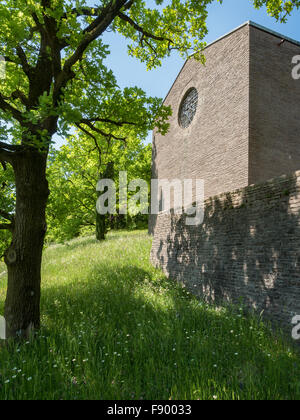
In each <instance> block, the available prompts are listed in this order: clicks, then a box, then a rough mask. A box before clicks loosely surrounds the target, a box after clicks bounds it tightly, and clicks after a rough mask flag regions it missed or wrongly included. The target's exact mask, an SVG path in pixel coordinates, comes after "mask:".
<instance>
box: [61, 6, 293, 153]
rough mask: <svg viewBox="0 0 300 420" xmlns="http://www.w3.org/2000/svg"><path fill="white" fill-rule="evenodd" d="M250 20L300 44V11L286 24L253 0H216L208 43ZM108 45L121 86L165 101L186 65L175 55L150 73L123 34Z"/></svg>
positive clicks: (211, 10)
mask: <svg viewBox="0 0 300 420" xmlns="http://www.w3.org/2000/svg"><path fill="white" fill-rule="evenodd" d="M148 1H150V0H148ZM248 20H252V21H254V22H255V23H258V24H260V25H263V26H266V27H267V28H269V29H272V30H274V31H276V32H279V33H281V34H282V35H285V36H288V37H290V38H293V39H296V40H299V41H300V10H299V11H295V12H293V15H292V16H291V17H290V18H289V20H288V22H287V23H286V24H282V23H278V22H276V20H275V19H274V18H271V17H269V16H268V15H267V12H266V10H265V9H260V10H259V11H258V10H256V9H254V7H253V4H252V1H251V0H223V3H222V4H220V3H219V2H218V1H217V0H215V1H214V2H213V3H212V4H211V5H210V6H209V9H208V20H207V26H208V30H209V33H208V35H207V37H206V38H205V41H206V42H207V43H210V42H212V41H214V40H216V39H217V38H219V37H221V36H223V35H225V34H226V33H228V32H230V31H232V30H233V29H234V28H236V27H238V26H240V25H241V24H243V23H244V22H246V21H248ZM104 42H105V43H107V44H109V45H110V50H111V54H110V56H109V57H108V59H107V61H106V64H107V66H108V67H109V68H111V69H112V70H113V72H114V74H115V76H116V78H117V80H118V83H119V86H120V87H122V88H123V87H125V86H139V87H140V88H142V89H143V90H144V91H145V92H146V93H147V94H148V95H150V96H158V97H162V98H164V97H165V96H166V94H167V93H168V91H169V89H170V87H171V85H172V83H173V82H174V80H175V78H176V76H177V74H178V73H179V71H180V69H181V68H182V66H183V64H184V61H183V60H182V58H181V57H179V55H178V54H176V52H174V53H173V55H172V56H171V57H170V58H168V59H165V60H164V62H163V65H162V66H161V67H160V68H158V69H155V70H151V71H146V67H145V65H144V64H141V63H140V62H139V61H138V60H136V59H135V58H132V57H129V56H128V54H127V47H126V45H127V44H126V40H125V39H124V38H122V37H121V36H120V35H116V34H113V33H106V34H105V35H104ZM61 144H62V140H61V139H59V138H57V139H56V146H57V147H59V146H60V145H61Z"/></svg>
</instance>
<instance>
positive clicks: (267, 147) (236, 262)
mask: <svg viewBox="0 0 300 420" xmlns="http://www.w3.org/2000/svg"><path fill="white" fill-rule="evenodd" d="M297 55H300V43H299V42H297V41H293V40H291V39H288V38H285V37H282V36H281V35H279V34H277V33H274V32H272V31H269V30H268V29H266V28H263V27H261V26H259V25H256V24H254V23H252V22H248V23H246V24H244V25H242V26H241V27H239V28H238V29H236V30H234V31H232V32H231V33H230V34H228V35H225V36H224V37H222V38H221V39H219V40H218V41H216V42H214V43H212V44H210V45H209V46H208V47H207V48H206V49H205V56H206V65H205V66H203V65H202V64H201V63H199V62H197V61H195V60H193V59H191V60H188V61H187V62H186V63H185V65H184V67H183V69H182V71H181V72H180V74H179V75H178V77H177V79H176V81H175V83H174V84H173V86H172V88H171V90H170V91H169V93H168V95H167V97H166V99H165V104H166V105H171V106H172V109H173V116H172V117H171V119H170V130H169V132H168V134H167V135H166V136H161V135H159V134H157V133H154V135H153V166H152V172H153V178H159V179H169V180H172V179H180V180H183V179H204V181H205V197H206V201H205V205H204V222H203V223H202V224H201V225H199V226H187V224H186V220H185V217H186V216H185V215H178V214H172V212H171V214H168V213H166V212H160V213H159V214H158V215H152V216H151V217H150V223H149V229H150V232H151V233H153V235H154V237H153V244H152V250H151V260H152V263H153V264H154V265H155V266H158V267H161V268H162V269H163V271H164V272H165V273H166V275H168V276H170V277H172V278H174V279H176V280H178V281H179V282H181V283H183V284H184V285H185V286H186V287H187V288H189V289H190V290H191V291H192V292H193V293H195V294H196V295H198V296H199V297H202V298H204V299H205V300H208V301H213V302H217V301H224V300H225V301H229V302H240V300H241V299H242V300H243V302H244V304H245V305H246V306H247V307H249V308H254V309H255V310H257V311H259V312H263V313H264V315H265V316H266V317H267V318H269V319H271V320H272V321H274V322H276V323H277V322H278V323H280V324H284V325H286V326H287V333H288V334H290V331H291V320H292V317H293V316H295V315H297V314H298V315H300V171H299V170H300V80H295V79H294V78H293V77H292V69H293V67H294V66H295V64H292V59H293V57H295V56H297Z"/></svg>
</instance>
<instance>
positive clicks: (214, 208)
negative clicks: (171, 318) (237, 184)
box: [151, 172, 300, 333]
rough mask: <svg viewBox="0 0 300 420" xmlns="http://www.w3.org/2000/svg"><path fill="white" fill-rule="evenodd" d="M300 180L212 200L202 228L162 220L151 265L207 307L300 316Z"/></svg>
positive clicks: (278, 317) (180, 219)
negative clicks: (214, 304)
mask: <svg viewBox="0 0 300 420" xmlns="http://www.w3.org/2000/svg"><path fill="white" fill-rule="evenodd" d="M299 251H300V172H296V173H294V174H292V175H290V176H282V177H279V178H275V179H272V180H271V181H268V182H265V183H263V184H259V185H255V186H249V187H246V188H243V189H239V190H236V191H234V192H231V193H227V194H221V195H218V196H215V197H213V198H209V199H208V200H206V202H205V217H204V223H203V224H202V225H200V226H198V227H195V226H186V225H185V223H184V216H179V215H173V216H170V215H168V214H159V215H158V216H157V219H156V224H155V231H154V238H153V246H152V251H151V260H152V262H153V264H154V265H156V266H159V267H162V269H163V270H164V272H165V273H166V274H167V275H168V276H170V277H171V278H174V279H176V280H178V281H179V282H182V283H184V284H185V285H186V286H187V287H188V288H189V289H190V290H191V291H192V292H193V293H195V294H196V295H198V296H201V297H204V298H205V299H206V300H208V301H215V302H222V301H230V302H236V303H238V302H239V301H240V298H243V302H244V304H246V305H247V306H248V307H249V308H255V309H256V310H257V311H259V312H260V311H262V310H263V311H264V314H265V316H266V317H267V318H269V319H271V320H272V321H274V322H278V323H280V324H284V325H286V326H287V329H288V330H287V331H288V333H289V331H290V330H291V324H290V322H291V319H292V317H293V315H295V314H299V315H300V252H299Z"/></svg>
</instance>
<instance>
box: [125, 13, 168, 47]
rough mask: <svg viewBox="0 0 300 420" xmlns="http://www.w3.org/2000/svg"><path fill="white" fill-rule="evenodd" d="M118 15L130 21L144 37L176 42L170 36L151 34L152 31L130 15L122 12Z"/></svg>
mask: <svg viewBox="0 0 300 420" xmlns="http://www.w3.org/2000/svg"><path fill="white" fill-rule="evenodd" d="M118 17H119V18H120V19H122V20H124V21H125V22H127V23H129V25H131V26H132V27H133V28H134V29H135V30H136V31H138V32H140V33H141V34H142V35H143V37H146V38H151V39H154V40H156V41H167V42H169V44H174V42H173V41H172V40H171V39H169V38H165V37H163V36H157V35H154V34H151V33H150V32H147V31H145V30H144V29H143V28H142V27H141V26H139V25H138V24H137V23H135V22H134V21H133V20H132V19H131V18H130V17H129V16H127V15H125V14H124V13H122V12H119V13H118Z"/></svg>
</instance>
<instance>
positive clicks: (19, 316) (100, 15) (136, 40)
mask: <svg viewBox="0 0 300 420" xmlns="http://www.w3.org/2000/svg"><path fill="white" fill-rule="evenodd" d="M211 1H212V0H168V1H164V0H155V1H150V0H149V1H147V2H146V1H143V0H101V1H96V0H95V5H91V2H90V1H84V0H2V1H1V3H0V21H1V25H0V55H1V56H2V57H4V60H5V64H6V78H5V79H1V80H0V123H1V124H0V163H1V165H2V166H3V168H4V169H5V168H6V167H7V165H10V166H11V167H12V169H13V172H14V180H15V195H16V203H15V209H14V210H13V211H9V212H7V211H5V210H2V209H1V212H0V215H1V224H0V228H1V229H7V230H8V231H9V232H10V233H11V236H12V240H11V244H10V246H9V247H8V249H7V250H6V252H5V263H6V265H7V273H8V287H7V297H6V302H5V318H6V322H7V335H8V337H16V336H19V337H24V336H26V335H27V334H28V333H29V331H30V330H31V329H32V328H39V325H40V293H41V291H40V284H41V259H42V249H43V242H44V237H45V233H46V230H47V226H46V221H45V209H46V204H47V200H48V196H49V188H48V182H47V178H46V167H47V158H48V153H49V147H50V145H51V142H52V140H53V136H54V134H56V133H59V134H61V135H64V134H66V133H67V132H68V127H70V126H77V127H78V128H79V129H81V130H82V131H84V132H86V133H89V134H93V133H99V130H101V131H102V133H101V134H102V135H105V136H108V138H109V136H110V135H111V132H112V131H113V129H114V128H115V127H123V128H124V127H125V128H129V127H131V128H132V127H142V129H145V128H146V129H152V128H153V127H154V126H156V127H157V129H158V130H160V131H162V132H164V131H165V130H166V129H167V124H166V118H167V117H168V115H169V109H165V108H164V107H162V106H161V101H160V100H158V99H156V98H147V97H146V95H145V94H144V92H142V91H141V90H140V89H138V88H128V89H124V90H121V89H119V87H118V85H117V81H116V80H115V78H114V76H113V74H112V72H111V71H110V70H109V69H108V68H106V67H105V65H104V60H105V58H106V56H107V54H108V53H109V47H108V46H107V45H105V44H104V42H103V40H102V36H103V34H104V33H105V31H107V30H111V31H114V32H116V33H118V34H119V35H120V36H123V37H125V38H126V39H127V40H128V51H129V54H131V55H132V56H135V57H136V58H137V59H139V60H141V61H142V62H144V63H145V65H146V67H147V68H148V69H151V68H153V67H155V66H158V65H160V64H161V61H162V59H163V58H164V57H166V56H168V55H169V54H171V52H172V51H173V50H178V51H179V53H180V54H181V55H182V56H184V57H187V56H188V55H189V54H190V53H191V52H193V51H199V52H198V53H197V54H196V55H195V58H201V55H202V54H201V49H202V47H203V43H202V39H203V37H204V36H205V35H206V33H207V28H206V24H205V21H206V17H207V5H208V4H209V3H211ZM120 65H121V63H120ZM133 77H134V75H133ZM98 124H106V127H107V128H106V131H103V130H102V129H100V128H99V125H98Z"/></svg>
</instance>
